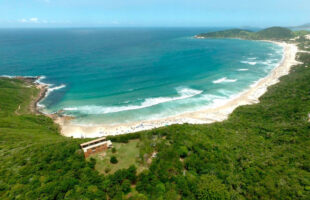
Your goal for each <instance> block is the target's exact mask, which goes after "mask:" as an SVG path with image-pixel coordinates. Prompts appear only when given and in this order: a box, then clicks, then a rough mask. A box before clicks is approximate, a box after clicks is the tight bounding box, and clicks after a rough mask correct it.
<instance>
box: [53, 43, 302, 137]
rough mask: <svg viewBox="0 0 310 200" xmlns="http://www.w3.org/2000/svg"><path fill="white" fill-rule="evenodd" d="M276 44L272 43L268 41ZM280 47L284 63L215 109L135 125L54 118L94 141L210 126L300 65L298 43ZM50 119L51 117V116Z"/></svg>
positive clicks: (70, 134) (64, 128)
mask: <svg viewBox="0 0 310 200" xmlns="http://www.w3.org/2000/svg"><path fill="white" fill-rule="evenodd" d="M268 42H273V41H268ZM274 43H276V44H278V45H281V46H282V47H283V49H284V55H283V59H282V61H281V63H280V64H279V65H278V66H277V67H276V68H274V69H273V70H272V71H271V72H270V73H269V75H268V76H267V77H265V78H262V79H260V80H259V81H257V82H256V83H255V84H253V85H252V86H251V87H250V88H248V89H247V90H246V91H244V92H242V93H240V94H238V95H236V96H235V97H233V98H231V99H230V100H227V101H225V102H221V103H219V104H217V105H216V106H213V107H206V106H205V105H201V107H202V109H201V110H200V111H198V112H190V113H184V114H180V115H176V116H172V117H167V118H163V119H157V120H145V121H139V122H135V123H124V124H117V125H89V126H86V125H85V126H82V125H76V124H73V123H72V122H71V119H72V118H71V117H66V116H62V115H53V116H52V117H53V119H54V120H55V122H56V123H58V124H59V125H60V127H61V133H62V134H63V135H64V136H67V137H74V138H95V137H102V136H107V135H119V134H126V133H133V132H138V131H142V130H149V129H153V128H158V127H163V126H167V125H171V124H184V123H189V124H207V123H213V122H219V121H223V120H225V119H227V118H228V116H229V114H231V113H232V112H233V110H234V109H236V108H237V107H238V106H241V105H248V104H254V103H258V102H259V97H260V96H262V95H263V94H264V93H265V92H266V91H267V88H268V87H269V86H270V85H273V84H276V83H277V82H279V78H280V77H281V76H284V75H287V74H288V73H289V71H290V69H291V67H292V66H293V65H296V64H298V62H297V61H296V60H295V56H296V53H297V52H298V48H297V46H296V45H295V44H288V43H280V42H274ZM50 117H51V116H50Z"/></svg>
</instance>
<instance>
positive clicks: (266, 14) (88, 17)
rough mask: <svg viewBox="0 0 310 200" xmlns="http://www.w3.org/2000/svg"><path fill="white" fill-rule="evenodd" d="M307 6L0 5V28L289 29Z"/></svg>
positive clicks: (222, 2)
mask: <svg viewBox="0 0 310 200" xmlns="http://www.w3.org/2000/svg"><path fill="white" fill-rule="evenodd" d="M309 22H310V0H0V27H85V26H88V27H92V26H94V27H105V26H107V27H111V26H133V27H136V26H164V27H167V26H168V27H169V26H178V27H180V26H183V27H184V26H213V27H214V26H219V27H221V26H256V27H266V26H273V25H281V26H291V25H300V24H304V23H309Z"/></svg>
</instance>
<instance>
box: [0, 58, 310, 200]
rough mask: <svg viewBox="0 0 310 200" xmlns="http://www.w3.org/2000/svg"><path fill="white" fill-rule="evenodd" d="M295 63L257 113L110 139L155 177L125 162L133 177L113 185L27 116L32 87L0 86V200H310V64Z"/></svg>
mask: <svg viewBox="0 0 310 200" xmlns="http://www.w3.org/2000/svg"><path fill="white" fill-rule="evenodd" d="M298 59H299V60H300V61H302V62H304V64H300V65H298V66H296V67H294V68H293V69H292V71H291V73H290V74H289V75H288V76H285V77H283V78H281V82H280V83H278V84H276V85H274V86H272V87H270V88H269V90H268V92H267V93H266V94H265V95H264V96H263V97H261V98H260V103H258V104H255V105H248V106H242V107H239V108H237V109H236V110H235V111H234V112H233V114H232V115H231V116H230V117H229V119H228V120H226V121H224V122H221V123H214V124H209V125H189V124H184V125H173V126H168V127H163V128H159V129H154V130H151V131H145V132H141V133H135V134H128V135H123V136H117V137H111V139H112V140H113V143H116V142H118V144H121V143H122V144H121V145H115V146H116V147H118V146H121V147H120V148H122V150H120V151H117V152H116V153H115V154H114V155H116V156H118V155H119V154H121V153H122V151H126V150H124V149H126V146H128V145H129V147H130V148H131V149H134V151H133V152H134V153H133V154H134V155H136V153H137V152H138V157H137V159H136V160H135V161H133V160H132V159H129V160H130V163H131V164H132V163H134V162H135V163H136V164H137V165H139V163H142V164H143V163H146V162H147V163H149V167H148V168H144V170H143V171H142V172H139V173H137V172H136V171H137V170H136V167H134V166H128V165H127V166H126V164H125V163H124V162H125V161H124V160H123V161H124V162H119V163H121V165H122V166H126V167H127V168H126V169H122V168H120V169H119V170H117V171H116V172H114V173H113V174H112V173H110V174H109V175H101V174H99V173H98V172H97V171H96V169H99V168H103V170H104V166H103V165H104V163H105V162H107V161H105V160H102V161H100V162H99V160H98V161H97V162H96V160H95V159H89V161H85V159H84V157H83V154H82V152H81V150H80V148H79V144H80V143H81V142H84V141H85V140H80V139H71V138H65V137H62V136H60V135H59V132H58V127H57V126H56V125H55V124H54V123H53V122H52V120H51V119H49V118H47V117H44V116H41V115H34V114H32V113H30V111H29V109H28V105H29V103H30V102H31V101H32V100H33V98H34V96H36V95H37V93H38V91H37V89H36V88H35V87H34V86H33V85H31V84H29V83H26V82H23V81H22V80H16V79H7V78H1V79H0V157H1V160H0V199H3V200H6V199H22V200H25V199H31V200H34V199H132V200H133V199H168V200H173V199H187V200H192V199H301V200H303V199H304V200H306V199H309V196H310V148H309V146H310V140H309V139H310V138H309V137H310V134H309V133H310V122H309V113H310V93H309V91H310V67H306V66H310V54H308V53H302V54H301V53H300V54H299V55H298ZM132 139H135V140H134V143H133V142H129V143H128V140H132ZM127 143H128V144H127ZM133 144H135V146H132V145H133ZM129 147H128V148H129ZM136 148H137V149H136ZM154 152H157V155H156V156H155V157H154V158H152V157H151V155H152V154H153V153H154ZM109 154H111V155H113V153H111V152H109ZM95 158H97V156H95ZM98 159H99V158H98ZM117 159H122V157H118V158H117ZM112 171H113V170H112Z"/></svg>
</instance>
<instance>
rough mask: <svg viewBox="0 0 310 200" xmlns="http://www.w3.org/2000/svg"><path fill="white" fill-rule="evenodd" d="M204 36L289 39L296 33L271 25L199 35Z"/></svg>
mask: <svg viewBox="0 0 310 200" xmlns="http://www.w3.org/2000/svg"><path fill="white" fill-rule="evenodd" d="M197 36H198V37H203V38H240V39H253V40H287V39H290V38H292V37H294V33H293V32H292V31H291V30H290V29H287V28H283V27H271V28H267V29H264V30H261V31H258V32H251V31H247V30H242V29H230V30H224V31H217V32H211V33H202V34H199V35H197Z"/></svg>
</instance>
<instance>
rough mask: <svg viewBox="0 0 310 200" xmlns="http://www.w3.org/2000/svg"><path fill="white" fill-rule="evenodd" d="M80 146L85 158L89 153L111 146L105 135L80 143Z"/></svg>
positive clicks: (104, 149)
mask: <svg viewBox="0 0 310 200" xmlns="http://www.w3.org/2000/svg"><path fill="white" fill-rule="evenodd" d="M80 146H81V148H82V149H83V152H84V156H85V158H87V157H89V156H90V155H91V154H94V153H99V152H102V151H106V150H107V149H108V148H111V147H112V142H111V140H106V138H105V137H102V138H99V139H96V140H92V141H89V142H85V143H83V144H80Z"/></svg>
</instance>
